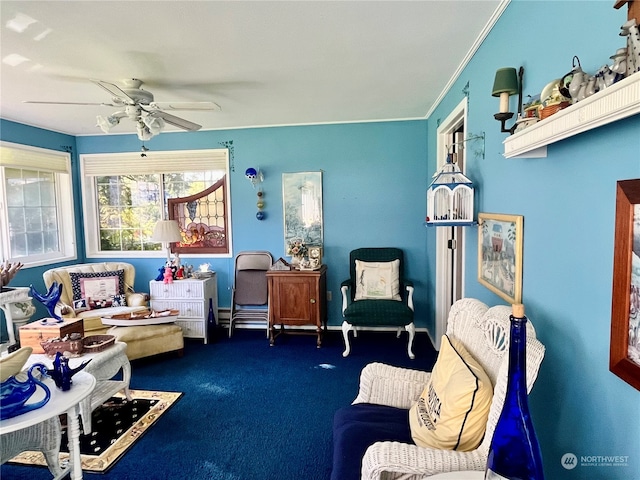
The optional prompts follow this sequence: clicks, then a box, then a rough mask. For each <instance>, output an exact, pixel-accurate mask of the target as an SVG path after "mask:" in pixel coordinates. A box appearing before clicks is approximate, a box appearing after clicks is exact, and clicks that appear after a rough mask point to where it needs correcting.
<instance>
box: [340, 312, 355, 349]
mask: <svg viewBox="0 0 640 480" xmlns="http://www.w3.org/2000/svg"><path fill="white" fill-rule="evenodd" d="M351 328H352V327H351V324H349V323H348V322H347V321H346V320H345V321H343V322H342V336H343V337H344V352H342V356H343V357H346V356H348V355H349V353H351V346H350V345H349V330H351ZM354 335H355V333H354Z"/></svg>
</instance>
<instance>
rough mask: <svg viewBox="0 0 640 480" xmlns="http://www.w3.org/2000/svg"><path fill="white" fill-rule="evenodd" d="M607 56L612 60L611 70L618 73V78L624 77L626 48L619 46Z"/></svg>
mask: <svg viewBox="0 0 640 480" xmlns="http://www.w3.org/2000/svg"><path fill="white" fill-rule="evenodd" d="M609 58H611V60H613V65H611V70H613V71H614V72H616V73H617V74H618V75H620V78H624V77H625V75H626V73H627V49H626V48H619V49H618V50H616V53H615V54H614V55H611V57H609Z"/></svg>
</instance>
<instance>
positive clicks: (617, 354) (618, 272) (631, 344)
mask: <svg viewBox="0 0 640 480" xmlns="http://www.w3.org/2000/svg"><path fill="white" fill-rule="evenodd" d="M609 370H611V371H612V372H613V373H615V374H616V375H617V376H619V377H620V378H621V379H623V380H624V381H625V382H627V383H628V384H630V385H632V386H633V387H634V388H636V389H638V390H640V179H636V180H621V181H619V182H618V187H617V192H616V222H615V241H614V247H613V293H612V299H611V343H610V350H609Z"/></svg>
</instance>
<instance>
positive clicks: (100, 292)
mask: <svg viewBox="0 0 640 480" xmlns="http://www.w3.org/2000/svg"><path fill="white" fill-rule="evenodd" d="M69 278H71V290H72V292H73V300H80V299H82V298H87V297H92V298H106V297H109V296H113V295H122V294H124V270H114V271H111V272H89V273H76V272H71V273H69Z"/></svg>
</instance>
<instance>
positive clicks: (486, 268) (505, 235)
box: [478, 213, 524, 304]
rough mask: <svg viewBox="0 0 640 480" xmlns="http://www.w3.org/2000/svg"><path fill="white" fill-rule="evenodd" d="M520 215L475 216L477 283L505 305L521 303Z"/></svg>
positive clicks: (521, 225) (494, 214)
mask: <svg viewBox="0 0 640 480" xmlns="http://www.w3.org/2000/svg"><path fill="white" fill-rule="evenodd" d="M523 221H524V217H523V216H522V215H504V214H500V213H479V214H478V223H479V224H480V228H479V232H478V281H479V282H480V283H481V284H482V285H484V286H485V287H487V288H488V289H489V290H491V291H492V292H494V293H495V294H497V295H500V296H501V297H502V298H504V299H505V300H506V301H507V302H509V303H511V304H513V303H521V302H522V228H523Z"/></svg>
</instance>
